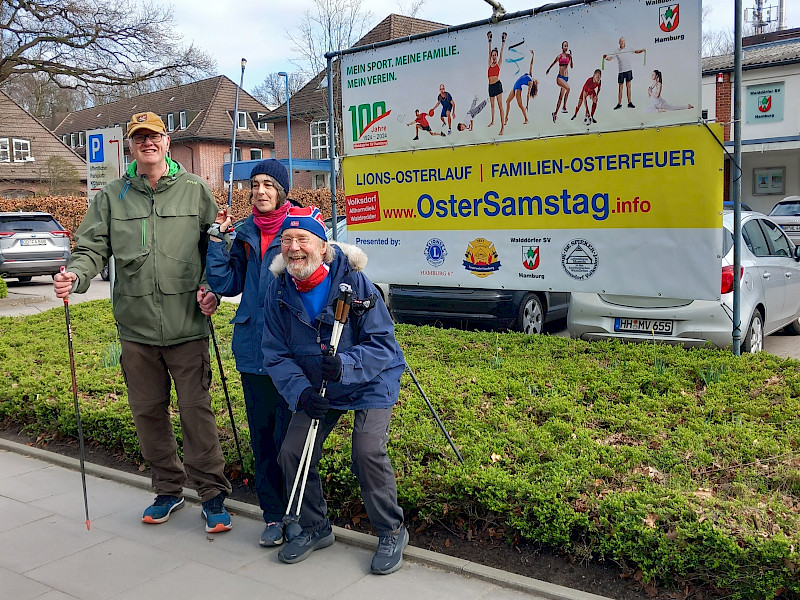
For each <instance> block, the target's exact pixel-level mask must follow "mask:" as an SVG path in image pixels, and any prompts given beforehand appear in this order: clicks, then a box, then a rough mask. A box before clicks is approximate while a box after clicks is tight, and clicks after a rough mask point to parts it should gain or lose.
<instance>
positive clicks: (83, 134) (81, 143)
mask: <svg viewBox="0 0 800 600" xmlns="http://www.w3.org/2000/svg"><path fill="white" fill-rule="evenodd" d="M85 145H86V132H85V131H79V132H78V146H81V147H83V146H85Z"/></svg>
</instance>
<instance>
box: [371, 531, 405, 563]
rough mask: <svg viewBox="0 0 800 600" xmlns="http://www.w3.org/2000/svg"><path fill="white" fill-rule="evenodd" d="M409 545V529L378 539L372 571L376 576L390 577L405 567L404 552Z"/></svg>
mask: <svg viewBox="0 0 800 600" xmlns="http://www.w3.org/2000/svg"><path fill="white" fill-rule="evenodd" d="M407 545H408V529H406V528H405V525H401V526H400V529H398V530H397V531H395V532H392V533H389V534H388V535H381V536H379V537H378V550H377V551H376V552H375V556H374V557H373V558H372V566H371V567H370V570H371V571H372V572H373V573H375V574H376V575H388V574H389V573H394V572H395V571H399V570H400V567H402V566H403V550H404V549H405V547H406V546H407Z"/></svg>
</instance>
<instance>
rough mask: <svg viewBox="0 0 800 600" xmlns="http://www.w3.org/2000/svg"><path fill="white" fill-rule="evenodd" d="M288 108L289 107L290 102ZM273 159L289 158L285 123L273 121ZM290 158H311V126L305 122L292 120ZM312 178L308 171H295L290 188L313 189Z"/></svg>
mask: <svg viewBox="0 0 800 600" xmlns="http://www.w3.org/2000/svg"><path fill="white" fill-rule="evenodd" d="M289 106H290V107H291V101H290V104H289ZM272 126H273V127H274V129H273V131H274V139H275V158H277V159H282V158H288V157H289V141H288V135H287V132H286V121H275V122H274V123H272ZM292 157H293V158H311V125H310V124H309V123H307V122H305V121H299V120H295V119H292ZM313 184H314V182H313V176H312V174H311V173H309V172H308V171H295V172H294V173H293V174H292V186H293V187H301V188H306V189H311V188H313V187H314V185H313Z"/></svg>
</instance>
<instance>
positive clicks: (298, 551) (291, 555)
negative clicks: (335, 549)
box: [278, 524, 336, 565]
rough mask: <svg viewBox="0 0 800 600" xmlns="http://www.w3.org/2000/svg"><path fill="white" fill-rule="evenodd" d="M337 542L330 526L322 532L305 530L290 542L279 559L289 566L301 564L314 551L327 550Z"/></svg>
mask: <svg viewBox="0 0 800 600" xmlns="http://www.w3.org/2000/svg"><path fill="white" fill-rule="evenodd" d="M335 540H336V536H334V534H333V530H332V529H331V526H330V524H328V525H327V526H326V527H324V528H322V529H321V530H320V531H310V530H308V529H304V530H303V533H301V534H300V535H298V536H297V537H296V538H294V539H293V540H291V541H290V542H288V543H287V544H286V545H285V546H284V547H283V548H281V550H280V552H278V558H279V559H280V561H281V562H285V563H287V564H290V565H291V564H294V563H299V562H300V561H301V560H305V559H306V558H308V555H309V554H311V553H312V552H313V551H314V550H322V549H323V548H327V547H328V546H330V545H331V544H333V542H334V541H335Z"/></svg>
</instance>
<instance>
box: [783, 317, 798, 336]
mask: <svg viewBox="0 0 800 600" xmlns="http://www.w3.org/2000/svg"><path fill="white" fill-rule="evenodd" d="M786 332H787V333H791V334H792V335H800V319H795V320H794V321H792V322H791V323H789V324H788V325H787V326H786Z"/></svg>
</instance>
